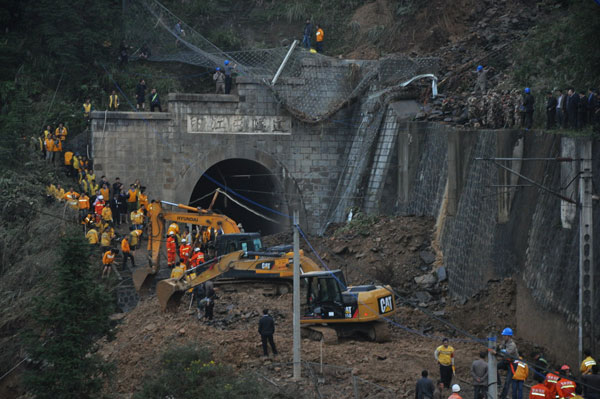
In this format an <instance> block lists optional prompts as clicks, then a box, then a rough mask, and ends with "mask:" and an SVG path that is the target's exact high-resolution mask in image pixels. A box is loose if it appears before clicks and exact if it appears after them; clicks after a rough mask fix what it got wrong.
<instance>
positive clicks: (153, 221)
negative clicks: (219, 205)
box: [132, 193, 254, 292]
mask: <svg viewBox="0 0 600 399" xmlns="http://www.w3.org/2000/svg"><path fill="white" fill-rule="evenodd" d="M216 195H217V193H215V197H214V198H213V201H212V203H211V206H210V207H209V208H208V209H201V208H195V207H192V206H187V205H182V204H174V203H170V202H167V201H159V202H158V201H157V202H153V203H152V204H150V206H149V207H148V212H147V216H148V220H149V223H148V224H149V229H148V253H149V254H150V256H149V266H147V267H140V268H138V269H136V270H134V272H133V276H132V277H133V285H134V286H135V289H136V291H138V292H143V291H146V290H147V289H148V288H150V285H151V284H152V281H153V279H154V276H155V275H156V273H157V272H158V270H159V269H160V264H159V256H160V251H161V248H162V246H163V245H164V232H165V222H166V221H172V222H178V223H189V224H193V225H198V226H206V228H208V229H211V228H212V229H214V230H215V231H221V232H222V233H223V234H224V235H228V234H236V233H237V234H239V233H240V229H239V227H238V226H237V224H236V222H235V221H233V220H232V219H230V218H228V217H227V216H225V215H222V214H220V213H217V212H214V211H212V210H211V208H212V204H214V201H215V199H216ZM163 204H165V205H172V206H175V207H177V208H179V209H184V210H187V211H191V212H193V213H190V212H165V211H163V208H162V205H163ZM237 234H236V236H237V237H236V240H237V241H231V240H229V241H231V242H233V244H232V245H233V247H234V248H235V243H237V244H238V245H239V244H240V242H241V241H244V239H245V238H247V237H246V236H247V235H244V234H240V235H237ZM248 236H250V235H248ZM253 242H254V241H252V240H251V242H250V243H249V244H246V245H250V247H252V244H253Z"/></svg>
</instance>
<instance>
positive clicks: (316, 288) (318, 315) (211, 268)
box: [156, 251, 396, 343]
mask: <svg viewBox="0 0 600 399" xmlns="http://www.w3.org/2000/svg"><path fill="white" fill-rule="evenodd" d="M293 255H294V254H293V252H288V253H286V254H265V253H260V254H259V255H257V254H253V253H251V252H244V251H237V252H233V253H230V254H227V255H224V256H222V257H219V258H215V259H212V260H210V261H208V262H205V263H203V264H201V265H199V266H197V267H195V268H193V269H190V270H188V271H187V272H186V273H185V274H184V275H183V276H181V277H178V278H171V279H167V280H161V281H159V282H158V284H157V285H156V295H157V296H158V301H159V303H160V306H161V309H162V310H163V311H167V310H172V311H175V310H177V308H178V307H179V303H180V300H181V297H182V296H183V295H184V294H185V292H186V291H189V289H190V288H194V287H196V286H197V285H199V284H202V283H204V282H206V281H209V280H213V279H216V278H218V280H217V282H219V283H220V284H227V285H230V284H237V285H242V284H243V285H247V286H250V287H252V289H253V291H254V292H257V291H259V290H262V293H264V294H286V293H289V292H291V291H292V277H293ZM300 269H301V273H302V275H301V277H300V278H301V297H302V298H303V303H302V305H301V320H300V322H301V324H302V334H303V336H305V337H307V338H310V339H312V340H316V341H319V340H321V339H323V340H324V341H325V342H326V343H336V342H337V340H338V338H345V337H352V336H356V335H360V336H363V337H366V338H367V339H369V340H371V341H375V342H385V341H387V340H388V339H389V332H388V331H389V330H388V326H387V324H388V323H386V319H387V318H388V317H389V316H392V315H393V314H394V313H396V304H395V298H394V293H393V290H392V288H391V287H390V286H375V285H358V286H346V282H345V279H344V275H343V273H342V271H341V270H334V271H324V270H322V269H321V268H320V267H319V266H318V265H317V264H315V263H314V262H313V261H312V260H311V259H310V258H307V257H306V256H304V253H303V252H302V251H300ZM191 274H195V275H196V277H194V278H191V279H190V278H188V277H186V276H187V275H191Z"/></svg>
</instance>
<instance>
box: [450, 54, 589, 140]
mask: <svg viewBox="0 0 600 399" xmlns="http://www.w3.org/2000/svg"><path fill="white" fill-rule="evenodd" d="M493 70H494V69H493V68H484V67H483V65H479V66H478V67H477V70H476V78H475V86H474V88H473V92H472V95H471V96H470V97H469V98H468V99H467V104H468V115H467V117H468V119H469V120H478V121H480V123H481V125H482V126H485V127H490V128H512V127H516V128H524V129H527V130H528V129H531V127H532V125H533V115H534V111H535V97H534V96H533V93H532V91H531V89H530V88H529V87H526V88H525V89H524V90H523V91H522V92H519V91H518V90H510V91H509V90H505V91H501V92H499V91H496V90H489V88H488V84H487V83H488V74H489V73H490V72H492V71H493ZM451 106H452V104H451V102H450V99H448V100H446V103H445V104H443V105H442V110H445V109H444V108H446V110H449V109H451ZM545 109H546V129H554V128H557V127H558V128H564V129H567V128H568V129H575V130H580V129H583V128H585V127H586V126H590V125H593V124H600V95H599V91H598V89H597V88H589V89H588V90H587V93H586V92H584V91H577V90H575V89H574V88H573V87H570V88H568V89H565V90H561V89H558V90H555V91H549V92H547V94H546V104H545Z"/></svg>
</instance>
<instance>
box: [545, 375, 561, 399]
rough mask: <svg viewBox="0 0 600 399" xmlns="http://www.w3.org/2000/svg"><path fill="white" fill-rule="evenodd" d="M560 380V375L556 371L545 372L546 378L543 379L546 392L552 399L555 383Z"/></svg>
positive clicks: (554, 393)
mask: <svg viewBox="0 0 600 399" xmlns="http://www.w3.org/2000/svg"><path fill="white" fill-rule="evenodd" d="M558 380H560V377H559V376H558V374H557V373H554V372H549V373H548V374H546V379H545V380H544V385H545V386H546V388H548V392H549V393H550V397H551V398H552V399H554V397H555V396H556V383H557V382H558Z"/></svg>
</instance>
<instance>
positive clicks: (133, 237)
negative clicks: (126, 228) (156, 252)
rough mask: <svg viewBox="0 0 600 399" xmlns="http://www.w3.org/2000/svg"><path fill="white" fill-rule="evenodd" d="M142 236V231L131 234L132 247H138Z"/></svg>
mask: <svg viewBox="0 0 600 399" xmlns="http://www.w3.org/2000/svg"><path fill="white" fill-rule="evenodd" d="M141 235H142V230H133V231H132V232H131V233H129V236H130V237H131V239H130V242H131V245H132V246H134V247H135V246H136V245H138V243H139V241H140V236H141Z"/></svg>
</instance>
